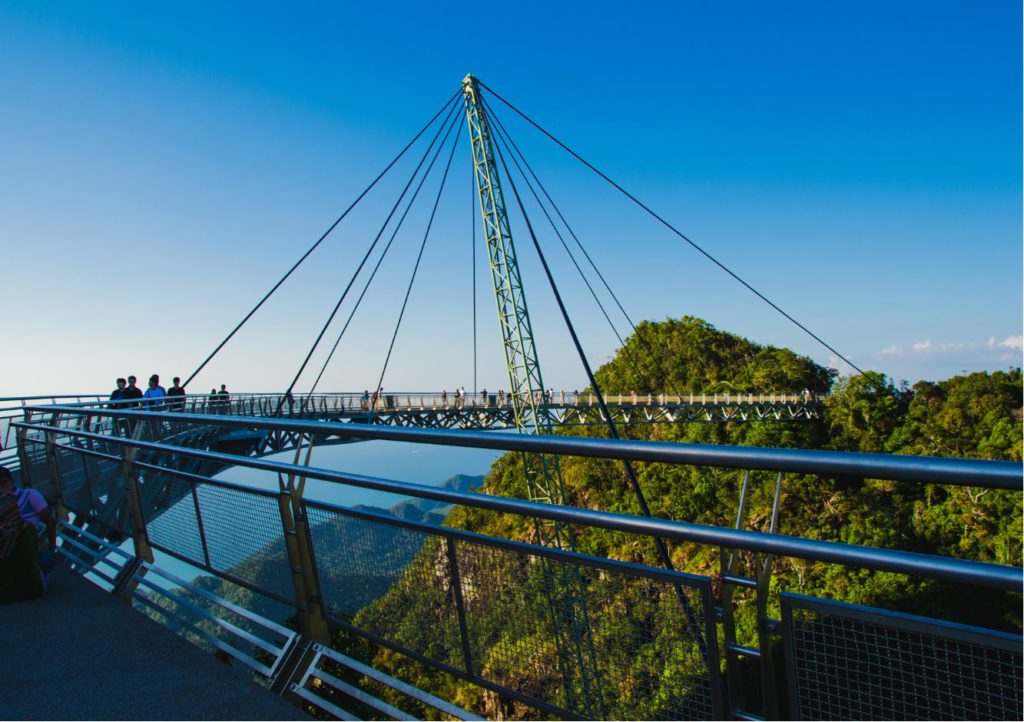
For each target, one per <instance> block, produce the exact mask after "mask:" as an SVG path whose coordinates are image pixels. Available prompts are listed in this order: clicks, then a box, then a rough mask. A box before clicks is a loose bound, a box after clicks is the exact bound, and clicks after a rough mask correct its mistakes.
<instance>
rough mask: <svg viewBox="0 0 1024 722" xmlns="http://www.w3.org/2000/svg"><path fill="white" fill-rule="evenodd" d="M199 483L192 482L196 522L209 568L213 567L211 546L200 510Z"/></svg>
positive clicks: (204, 559) (204, 558)
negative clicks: (208, 544) (207, 541)
mask: <svg viewBox="0 0 1024 722" xmlns="http://www.w3.org/2000/svg"><path fill="white" fill-rule="evenodd" d="M197 487H198V484H192V504H193V505H194V506H195V509H196V524H197V526H198V527H199V541H200V543H202V545H203V561H205V562H206V566H207V568H208V569H212V568H213V567H212V566H211V565H210V548H209V547H208V546H207V543H206V527H205V526H203V513H202V512H201V511H200V510H199V494H198V492H197Z"/></svg>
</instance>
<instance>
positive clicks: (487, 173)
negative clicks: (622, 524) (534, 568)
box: [462, 75, 567, 548]
mask: <svg viewBox="0 0 1024 722" xmlns="http://www.w3.org/2000/svg"><path fill="white" fill-rule="evenodd" d="M462 93H463V96H464V98H465V101H466V121H467V123H468V125H469V140H470V143H471V145H472V149H473V168H474V172H475V176H476V187H477V192H478V195H479V198H480V213H481V214H482V215H483V223H484V235H485V237H486V242H487V257H488V260H489V261H490V267H491V280H492V282H493V284H494V299H495V301H496V303H497V306H498V325H499V326H500V328H501V339H502V345H503V347H504V349H505V364H506V366H507V368H508V383H509V388H510V389H511V393H510V397H511V400H512V411H513V414H514V416H515V423H516V428H518V429H519V430H520V431H521V432H524V433H529V432H531V431H532V432H536V433H538V434H549V433H551V432H552V430H553V428H554V420H553V419H552V417H551V414H550V411H549V410H548V408H547V406H546V405H545V404H543V403H542V401H541V399H543V395H544V380H543V378H542V377H541V372H540V363H539V362H538V360H537V347H536V344H535V343H534V337H533V327H532V325H531V324H530V314H529V311H528V310H527V307H526V294H525V292H524V291H523V281H522V278H521V277H520V275H519V263H518V261H517V260H516V249H515V245H514V244H513V243H512V232H511V230H510V228H509V222H508V214H507V213H506V210H505V199H504V197H503V196H502V193H501V184H500V182H499V179H498V168H497V165H496V163H495V159H494V147H493V145H492V141H491V133H490V128H489V127H488V123H487V116H486V114H485V112H484V108H483V104H482V103H481V102H480V88H479V86H478V84H477V80H476V78H474V77H473V76H472V75H467V76H466V77H465V78H464V79H463V81H462ZM523 459H524V464H525V465H526V467H527V468H526V477H527V484H528V487H529V495H530V500H531V501H541V502H545V503H549V504H564V503H566V499H565V489H564V486H563V484H562V476H561V471H560V470H559V467H558V459H557V457H555V456H550V455H545V454H525V455H524V457H523ZM561 537H562V534H561V532H560V531H559V530H558V527H557V526H556V527H555V532H554V538H553V539H547V540H544V541H546V542H548V543H551V544H553V545H554V546H558V547H560V548H565V547H566V546H567V545H566V544H565V543H564V540H563V539H562V538H561Z"/></svg>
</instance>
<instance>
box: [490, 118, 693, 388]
mask: <svg viewBox="0 0 1024 722" xmlns="http://www.w3.org/2000/svg"><path fill="white" fill-rule="evenodd" d="M483 103H484V106H486V108H487V110H488V113H489V117H490V118H491V119H493V120H494V122H495V125H496V127H497V130H498V134H499V135H502V136H504V137H503V139H502V142H503V143H505V144H506V148H508V146H510V145H511V148H512V150H511V151H510V152H509V155H510V157H511V158H512V160H513V161H514V162H515V161H516V156H518V157H519V159H520V160H522V162H523V165H524V166H525V167H526V170H527V171H529V173H530V176H531V177H532V178H533V180H534V182H536V184H537V187H538V188H540V191H541V193H543V194H544V197H545V198H546V199H547V201H548V203H549V204H550V205H551V208H552V209H553V210H554V211H555V214H556V215H557V216H558V218H559V219H560V220H561V221H562V225H564V226H565V229H566V230H567V231H568V232H569V235H570V236H572V239H573V240H574V241H575V242H576V246H577V247H578V248H579V249H580V251H581V252H582V253H583V257H584V258H586V259H587V262H588V263H589V264H590V267H591V268H592V269H593V270H594V273H595V274H597V277H598V279H600V281H601V283H602V284H603V285H604V288H605V290H606V291H608V294H609V295H610V296H611V297H612V300H613V301H614V302H615V305H616V306H618V308H619V311H620V312H621V313H622V315H623V317H625V319H626V322H627V323H628V324H629V326H630V328H632V329H633V333H634V334H636V338H637V340H638V341H639V342H640V344H641V345H642V346H643V347H644V350H645V351H646V352H647V354H648V355H649V356H650V358H651V360H652V361H654V363H655V365H656V366H657V367H658V369H659V370H660V371H661V372H662V374H664V376H665V379H666V380H667V381H668V383H669V388H670V389H671V390H672V391H673V392H674V393H675V394H676V396H678V397H679V398H680V400H681V399H682V398H683V395H682V393H681V392H680V391H679V389H678V388H677V387H676V385H675V383H674V382H673V381H672V374H671V373H669V370H668V369H667V368H666V367H665V365H664V363H663V360H662V358H661V356H660V355H659V354H658V353H656V352H655V350H654V348H653V347H652V346H651V345H650V344H649V343H648V342H647V339H646V338H644V335H643V334H642V333H641V331H640V329H639V328H638V327H637V325H636V324H635V323H633V319H632V318H630V315H629V313H627V312H626V309H625V308H624V307H623V305H622V303H621V302H620V301H619V297H618V296H617V295H615V291H613V290H612V287H611V285H610V284H609V283H608V281H607V280H606V279H605V277H604V274H603V273H601V269H599V268H598V267H597V264H596V263H595V262H594V259H593V258H591V257H590V254H589V253H587V249H586V248H585V247H584V246H583V243H582V241H580V239H579V237H578V236H577V235H576V232H575V231H574V230H573V229H572V226H570V225H569V221H567V220H566V219H565V216H564V215H562V211H561V210H560V209H559V208H558V204H556V203H555V200H554V198H552V197H551V194H550V193H548V191H547V189H546V188H545V187H544V184H543V183H541V180H540V178H539V177H538V176H537V173H536V172H534V170H533V168H532V167H531V166H530V163H529V161H528V160H526V156H524V155H523V152H522V151H521V150H520V149H519V146H518V145H516V142H515V140H514V139H513V138H512V135H511V134H510V133H509V132H508V130H507V129H506V128H505V126H504V124H503V123H502V122H501V118H499V117H498V116H497V115H496V114H495V113H494V109H493V108H491V105H490V103H488V102H487V99H486V98H483ZM516 167H517V168H519V163H518V162H516ZM519 173H520V174H521V175H522V176H523V179H524V180H526V184H527V186H528V187H529V188H530V191H531V192H532V193H533V196H534V198H537V193H536V191H534V190H533V187H532V185H531V184H530V181H529V179H528V178H527V177H526V174H525V173H523V171H522V168H519ZM537 204H538V205H540V207H541V210H544V205H543V203H541V201H540V199H539V198H537ZM544 215H545V216H547V217H548V222H549V223H551V228H552V229H553V230H554V231H555V235H556V236H558V240H559V241H561V242H562V245H563V246H566V243H565V241H564V240H563V238H562V234H561V233H559V231H558V229H557V227H556V226H555V223H554V221H553V220H552V219H551V217H550V216H549V215H548V213H547V211H544ZM565 252H566V253H567V254H568V255H569V258H570V260H572V262H573V265H575V266H576V270H578V271H579V273H580V277H581V278H583V282H584V283H586V284H587V288H588V289H590V293H591V295H592V296H594V300H595V301H596V302H597V305H598V308H600V309H601V313H603V314H604V317H605V319H607V321H608V324H609V325H610V326H611V327H612V331H613V332H614V333H615V337H616V338H617V339H618V340H619V344H620V346H621V347H622V348H623V349H624V350H626V352H627V353H626V355H627V358H629V359H630V363H631V364H632V366H633V368H634V370H636V372H637V374H638V375H639V376H640V377H641V379H642V380H643V381H644V383H645V384H647V386H648V388H650V389H651V390H652V391H653V390H654V386H653V385H652V384H651V382H650V380H649V379H648V378H647V376H646V374H644V373H643V372H642V371H640V368H639V366H638V365H637V364H636V362H635V361H634V360H633V357H632V353H630V352H629V351H628V346H626V343H625V341H623V340H622V336H621V335H620V334H619V332H618V329H616V327H615V324H614V323H612V320H611V318H609V316H608V314H607V313H606V312H605V310H604V306H603V305H602V304H601V301H600V300H598V298H597V294H596V293H595V292H594V289H593V288H591V286H590V283H589V282H588V281H587V278H586V276H585V275H584V273H583V270H582V269H581V268H580V267H579V264H578V263H577V262H576V259H575V257H574V256H573V254H572V252H571V251H570V250H569V248H568V247H566V249H565Z"/></svg>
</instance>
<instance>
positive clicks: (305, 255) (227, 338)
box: [182, 91, 461, 387]
mask: <svg viewBox="0 0 1024 722" xmlns="http://www.w3.org/2000/svg"><path fill="white" fill-rule="evenodd" d="M460 94H461V91H457V92H456V93H455V94H454V95H452V97H450V98H449V99H448V100H446V101H445V103H444V105H442V106H441V109H440V110H438V111H437V112H436V113H434V116H433V117H432V118H431V119H430V120H428V121H427V124H426V125H424V126H423V127H422V128H420V130H419V132H418V133H416V135H414V136H413V139H412V140H410V141H409V142H408V143H407V144H406V146H405V147H404V148H402V150H401V151H399V153H398V155H396V156H395V157H394V159H393V160H392V161H391V162H390V163H388V164H387V166H385V168H384V170H382V171H381V172H380V173H379V174H378V175H377V177H376V178H374V179H373V181H372V182H371V183H370V185H368V186H367V187H366V188H365V189H364V190H363V192H362V193H360V194H359V196H358V197H357V198H356V199H355V200H354V201H352V204H351V205H350V206H349V207H348V208H346V209H345V211H344V212H343V213H342V214H341V215H340V216H338V218H337V220H335V221H334V223H332V224H331V226H330V228H328V229H327V230H326V231H324V233H323V235H322V236H320V238H318V239H317V241H316V243H314V244H313V245H312V246H310V247H309V248H308V249H307V250H306V252H305V253H303V254H302V256H301V257H300V258H299V260H297V261H296V262H295V263H294V264H293V265H292V267H291V268H289V269H288V271H287V272H286V273H285V274H284V275H283V276H281V278H280V279H279V280H278V282H277V283H275V284H274V286H273V287H272V288H271V289H270V290H269V291H267V293H266V295H265V296H263V298H261V299H260V300H259V302H258V303H257V304H256V305H255V306H253V307H252V309H251V310H250V311H249V312H248V313H247V314H245V317H244V318H243V319H242V320H241V321H239V322H238V325H236V326H235V327H234V328H233V329H231V332H230V333H228V335H227V336H225V337H224V340H223V341H221V342H220V343H219V344H217V347H216V348H215V349H213V351H212V352H211V353H210V355H209V356H207V357H206V358H205V359H204V360H203V362H202V363H201V364H199V366H198V367H197V368H196V370H195V371H193V372H192V374H191V375H190V376H189V377H188V378H187V379H186V380H185V383H184V384H182V386H183V387H185V386H188V385H189V383H190V382H191V381H192V380H193V379H194V378H195V377H196V376H197V375H198V374H199V372H200V371H202V370H203V369H204V368H205V367H206V364H208V363H210V361H211V360H212V359H213V357H214V356H216V355H217V353H218V352H219V351H220V350H221V349H222V348H224V345H225V344H227V342H228V341H230V340H231V338H232V337H233V336H234V335H235V334H236V333H238V331H239V329H241V328H242V326H244V325H245V323H246V322H247V321H248V320H249V319H250V318H252V316H253V314H255V313H256V311H258V310H259V309H260V307H261V306H262V305H263V304H264V303H266V302H267V299H269V298H270V297H271V296H272V295H274V292H275V291H277V289H278V288H280V287H281V284H282V283H284V282H285V281H286V280H288V277H289V276H291V275H292V273H293V272H294V271H295V269H297V268H298V267H299V266H301V265H302V263H303V261H305V260H306V259H307V258H309V256H310V254H312V253H313V251H315V250H316V249H317V247H318V246H319V245H320V244H321V243H323V241H324V239H325V238H327V236H329V235H330V233H331V231H333V230H334V229H335V228H337V226H338V224H339V223H341V221H342V220H344V218H345V216H347V215H348V214H349V213H350V212H351V211H352V209H353V208H355V207H356V205H358V204H359V202H360V201H361V200H362V199H363V198H364V197H365V196H366V194H367V193H369V192H370V191H371V190H372V189H373V187H374V186H375V185H377V182H378V181H379V180H380V179H381V178H383V177H384V176H385V175H386V174H387V172H388V171H389V170H391V168H392V167H394V165H395V163H397V162H398V161H399V160H400V159H401V158H402V156H404V155H405V153H406V151H408V150H409V149H410V148H411V147H412V146H413V145H414V144H415V143H416V141H417V140H419V139H420V136H422V135H423V134H424V133H425V132H426V131H427V129H428V128H429V127H430V126H431V125H433V124H434V121H435V120H437V119H438V117H440V116H441V114H442V113H444V111H445V109H446V108H448V106H449V105H451V104H452V102H453V101H454V100H455V99H456V98H457V97H458V96H459V95H460Z"/></svg>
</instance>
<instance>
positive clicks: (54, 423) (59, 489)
mask: <svg viewBox="0 0 1024 722" xmlns="http://www.w3.org/2000/svg"><path fill="white" fill-rule="evenodd" d="M59 425H60V414H53V418H52V419H51V420H50V426H51V428H52V429H56V428H57V427H58V426H59ZM46 466H47V468H48V469H49V471H50V481H51V482H52V483H53V491H54V498H53V504H54V506H55V508H56V511H57V514H58V517H59V518H63V517H64V513H65V508H66V507H65V506H64V477H63V474H62V473H61V470H60V464H59V463H58V462H57V432H56V431H55V430H52V431H47V432H46Z"/></svg>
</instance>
